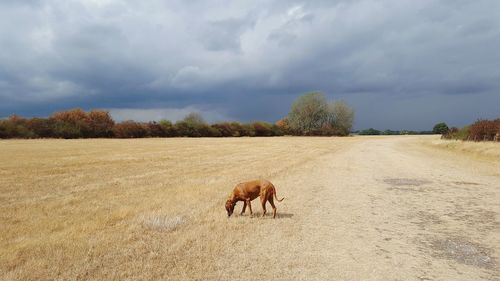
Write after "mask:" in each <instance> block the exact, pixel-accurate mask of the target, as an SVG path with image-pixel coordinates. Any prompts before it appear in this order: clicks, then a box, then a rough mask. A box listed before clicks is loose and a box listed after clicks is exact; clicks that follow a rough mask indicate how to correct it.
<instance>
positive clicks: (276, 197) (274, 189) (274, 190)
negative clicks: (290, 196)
mask: <svg viewBox="0 0 500 281" xmlns="http://www.w3.org/2000/svg"><path fill="white" fill-rule="evenodd" d="M273 193H274V199H276V200H278V202H281V201H283V199H285V197H283V198H281V199H278V196H276V188H273Z"/></svg>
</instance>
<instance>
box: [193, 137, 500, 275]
mask: <svg viewBox="0 0 500 281" xmlns="http://www.w3.org/2000/svg"><path fill="white" fill-rule="evenodd" d="M493 165H496V166H488V164H487V163H481V162H477V161H474V160H471V159H468V158H466V157H462V156H459V155H458V156H457V155H454V154H452V153H445V152H441V151H437V150H436V151H434V150H431V149H429V148H425V147H422V146H419V145H418V142H416V141H415V139H414V138H411V137H408V138H405V137H399V138H366V139H364V140H362V141H358V142H355V143H353V144H352V145H350V146H348V148H347V149H345V150H343V151H337V152H335V153H332V154H327V155H324V156H322V157H320V158H319V159H316V160H315V161H310V162H308V163H306V164H304V165H302V166H300V167H297V168H296V169H292V170H289V171H287V172H286V173H283V174H280V175H277V176H276V177H275V178H274V179H272V180H273V181H274V182H275V184H276V186H277V190H278V196H286V197H287V198H286V199H285V201H284V202H282V203H281V204H279V205H278V213H279V214H281V217H280V219H277V220H272V219H270V218H269V217H268V218H265V219H261V218H248V217H246V216H243V217H234V218H231V219H230V220H229V221H227V222H225V221H223V220H221V222H223V223H226V225H225V226H224V227H225V228H226V229H227V230H226V234H227V235H224V236H223V237H220V241H221V243H223V244H224V245H230V247H225V248H224V249H223V250H222V251H221V252H220V253H217V254H215V255H214V261H213V262H214V264H215V266H214V269H215V271H213V272H209V271H207V275H206V276H205V277H206V278H211V277H212V278H214V279H225V280H229V279H231V280H480V279H483V280H500V256H499V255H500V222H499V215H500V177H499V176H498V171H499V170H498V169H499V168H500V167H499V166H498V165H497V164H493ZM255 202H256V201H255ZM240 208H241V205H239V206H237V210H236V211H237V212H239V210H240ZM254 210H258V212H260V206H258V204H257V203H254ZM188 275H189V273H188Z"/></svg>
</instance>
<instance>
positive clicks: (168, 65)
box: [0, 0, 500, 129]
mask: <svg viewBox="0 0 500 281" xmlns="http://www.w3.org/2000/svg"><path fill="white" fill-rule="evenodd" d="M0 34H1V36H0V99H1V101H2V102H1V103H0V116H6V115H9V114H11V113H20V114H23V115H27V116H35V115H47V114H49V113H50V112H51V111H54V110H62V109H68V108H72V107H83V108H85V109H90V108H108V109H110V110H111V111H112V112H113V113H114V114H115V116H117V118H124V116H126V114H130V115H131V116H133V117H134V118H137V119H147V118H158V116H160V117H161V116H163V117H168V118H172V119H177V118H180V116H181V115H182V114H184V113H185V112H188V111H200V112H202V113H203V114H205V115H206V116H207V118H208V119H210V120H214V121H215V120H221V119H232V120H242V121H248V120H268V121H274V120H277V119H279V118H280V117H282V116H284V115H286V113H287V112H288V109H289V107H290V105H291V103H292V102H293V100H294V98H296V97H297V96H298V95H300V94H301V93H303V92H305V91H311V90H319V91H323V92H325V93H326V94H327V95H328V96H329V97H330V98H335V99H344V100H346V101H347V102H348V103H350V104H351V105H353V106H354V108H355V110H356V112H357V118H356V127H357V128H365V127H379V128H381V129H385V128H393V129H398V128H409V129H428V128H429V127H431V126H432V125H433V123H435V122H438V121H446V122H448V123H450V124H451V125H463V124H465V123H469V122H471V121H474V120H475V119H476V118H481V117H483V118H493V117H498V116H499V115H500V110H499V109H498V108H497V106H493V105H492V104H500V69H499V68H498V62H499V61H500V55H499V52H498V48H499V47H500V2H498V1H493V0H484V1H444V0H443V1H430V0H429V1H409V0H403V1H401V0H386V1H375V0H359V1H307V2H306V1H304V2H301V1H215V2H214V1H205V0H198V1H169V2H165V1H159V0H158V1H147V2H143V3H142V2H139V1H124V0H123V1H121V0H92V1H62V0H47V1H2V2H0ZM141 114H142V115H141ZM141 116H142V117H141Z"/></svg>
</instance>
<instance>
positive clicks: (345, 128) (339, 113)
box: [327, 101, 354, 136]
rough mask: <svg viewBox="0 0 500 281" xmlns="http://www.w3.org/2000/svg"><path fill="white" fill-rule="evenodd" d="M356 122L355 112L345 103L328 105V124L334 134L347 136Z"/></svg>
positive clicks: (336, 102) (339, 102) (337, 102)
mask: <svg viewBox="0 0 500 281" xmlns="http://www.w3.org/2000/svg"><path fill="white" fill-rule="evenodd" d="M353 122H354V110H353V109H352V108H351V107H350V106H348V105H347V104H346V103H345V102H343V101H335V102H331V103H329V104H328V117H327V123H328V125H330V127H331V128H333V133H334V134H335V135H339V136H347V135H349V133H350V132H351V129H352V123H353Z"/></svg>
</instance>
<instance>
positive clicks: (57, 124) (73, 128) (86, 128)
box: [50, 108, 92, 138]
mask: <svg viewBox="0 0 500 281" xmlns="http://www.w3.org/2000/svg"><path fill="white" fill-rule="evenodd" d="M50 119H51V121H52V122H53V123H54V136H55V137H60V138H88V137H91V136H92V132H91V127H90V122H91V121H90V118H89V116H88V115H87V114H86V113H85V112H84V111H83V110H81V109H80V108H75V109H72V110H69V111H61V112H55V113H54V114H52V115H51V116H50Z"/></svg>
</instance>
